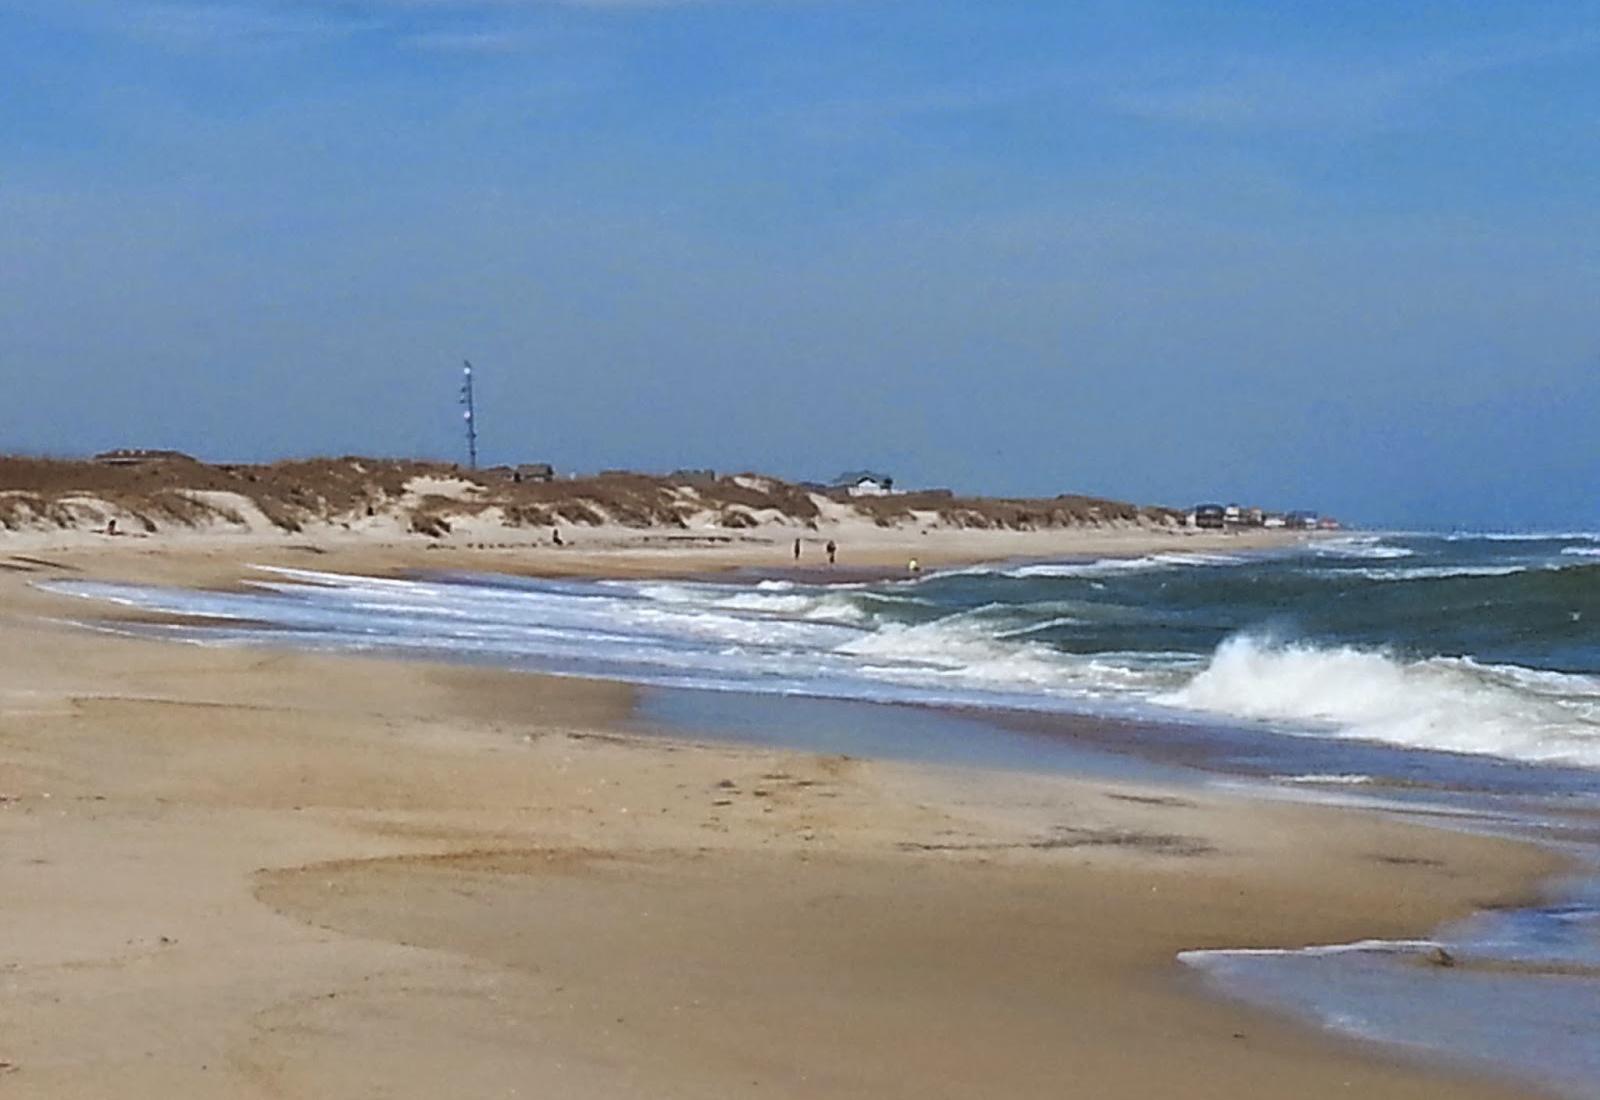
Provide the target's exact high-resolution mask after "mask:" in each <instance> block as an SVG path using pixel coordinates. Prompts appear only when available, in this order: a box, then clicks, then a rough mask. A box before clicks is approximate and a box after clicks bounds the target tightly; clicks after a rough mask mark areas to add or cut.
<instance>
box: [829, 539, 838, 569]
mask: <svg viewBox="0 0 1600 1100" xmlns="http://www.w3.org/2000/svg"><path fill="white" fill-rule="evenodd" d="M838 552H839V547H838V545H837V544H836V543H835V542H834V541H833V540H832V539H829V540H828V564H829V565H832V564H833V558H834V555H835V554H837V553H838Z"/></svg>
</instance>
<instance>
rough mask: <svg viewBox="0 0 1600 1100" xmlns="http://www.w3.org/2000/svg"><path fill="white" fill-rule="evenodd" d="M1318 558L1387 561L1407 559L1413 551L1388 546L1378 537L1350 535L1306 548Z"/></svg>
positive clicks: (1412, 554)
mask: <svg viewBox="0 0 1600 1100" xmlns="http://www.w3.org/2000/svg"><path fill="white" fill-rule="evenodd" d="M1306 549H1307V550H1309V551H1310V552H1311V553H1312V554H1313V555H1315V556H1316V557H1319V558H1356V559H1361V560H1368V561H1389V560H1392V559H1395V558H1409V557H1412V556H1414V555H1415V554H1416V551H1415V550H1412V549H1410V548H1409V547H1405V546H1390V545H1388V544H1387V543H1385V542H1384V541H1383V540H1382V538H1381V537H1380V536H1378V535H1350V536H1347V537H1345V538H1336V539H1328V540H1326V541H1324V542H1313V543H1311V544H1310V545H1309V546H1307V547H1306Z"/></svg>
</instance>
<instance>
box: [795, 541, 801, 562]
mask: <svg viewBox="0 0 1600 1100" xmlns="http://www.w3.org/2000/svg"><path fill="white" fill-rule="evenodd" d="M794 560H795V561H799V560H800V540H799V539H795V540H794Z"/></svg>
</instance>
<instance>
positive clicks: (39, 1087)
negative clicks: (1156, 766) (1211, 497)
mask: <svg viewBox="0 0 1600 1100" xmlns="http://www.w3.org/2000/svg"><path fill="white" fill-rule="evenodd" d="M911 538H915V539H916V541H915V542H913V543H911V544H910V545H913V546H921V547H922V549H921V550H920V554H921V557H922V559H923V560H924V561H926V562H928V563H930V564H931V563H934V562H939V561H960V560H973V559H976V558H982V557H1022V556H1029V555H1033V554H1046V553H1052V554H1062V553H1073V552H1080V553H1086V554H1105V553H1141V552H1148V551H1150V550H1151V549H1158V548H1160V547H1162V546H1165V545H1169V544H1171V542H1172V541H1173V540H1174V539H1177V538H1183V539H1184V543H1183V545H1184V546H1185V547H1186V548H1194V549H1199V548H1201V547H1203V546H1204V545H1205V544H1206V541H1207V539H1208V538H1210V536H1176V535H1170V534H1164V533H1163V534H1155V533H1148V534H1144V535H1142V536H1141V535H1139V534H1137V533H1132V534H1130V533H1121V534H1118V535H1112V534H1104V535H1101V534H1096V533H1087V534H1083V535H1082V538H1083V540H1085V541H1082V542H1081V543H1079V544H1070V545H1069V542H1067V541H1064V540H1069V534H1068V533H1062V532H1053V533H1050V534H1049V536H1048V545H1046V542H1047V539H1046V537H1045V536H1044V535H1043V534H1041V537H1040V538H1039V539H1037V540H1033V539H1031V538H1030V537H1029V536H1026V535H1012V536H1011V538H1010V540H1009V541H1006V540H1005V539H1004V536H1002V535H999V534H992V535H991V534H988V533H982V534H974V533H967V535H966V537H965V538H962V539H958V538H957V537H955V536H953V535H952V536H951V537H950V538H948V539H936V538H934V536H920V535H915V534H914V533H913V534H910V535H905V536H894V537H885V538H884V539H883V540H882V541H880V542H876V543H874V542H870V541H868V540H865V539H863V540H862V541H861V543H860V545H859V547H858V546H856V545H855V544H852V543H844V544H843V545H844V547H845V549H846V550H847V551H848V552H849V553H848V556H844V560H845V561H846V562H848V563H849V564H851V565H852V566H856V565H859V566H861V567H880V568H881V567H895V566H897V565H898V564H900V563H902V562H903V559H904V556H905V555H906V553H907V552H908V549H909V547H908V544H907V541H906V540H907V539H911ZM1215 538H1218V539H1226V540H1227V542H1226V544H1227V545H1229V546H1238V545H1240V544H1241V543H1240V541H1239V539H1238V538H1236V537H1232V536H1215ZM30 539H31V540H32V541H30V542H28V543H26V544H24V543H23V542H21V541H20V540H13V541H10V542H7V543H6V544H4V545H3V546H0V653H3V654H4V661H3V662H0V833H3V836H4V843H3V849H0V851H3V853H4V855H3V858H0V897H3V899H4V901H3V902H0V904H3V905H4V927H5V929H6V932H7V934H6V937H5V943H4V947H3V948H0V983H3V988H4V990H5V997H4V998H3V1001H0V1090H3V1091H4V1092H5V1094H6V1095H8V1096H17V1097H60V1096H113V1095H114V1096H119V1097H145V1096H149V1097H157V1096H160V1097H167V1096H174V1095H206V1096H230V1097H231V1096H238V1097H258V1096H259V1097H283V1096H307V1097H309V1096H393V1097H410V1096H415V1097H433V1096H440V1095H459V1096H519V1095H520V1096H570V1097H596V1098H608V1097H640V1098H643V1097H717V1096H730V1095H750V1094H758V1095H770V1096H782V1097H863V1098H867V1097H873V1098H882V1097H902V1096H903V1097H929V1096H935V1097H976V1096H986V1097H987V1096H996V1097H1035V1096H1037V1097H1044V1096H1051V1097H1058V1096H1063V1095H1066V1096H1085V1097H1129V1098H1133V1097H1148V1096H1158V1095H1181V1096H1189V1097H1219V1098H1220V1097H1278V1096H1300V1097H1308V1098H1313V1100H1314V1098H1319V1097H1333V1096H1340V1097H1348V1096H1366V1097H1419V1098H1420V1097H1437V1096H1441V1095H1448V1096H1452V1097H1463V1098H1476V1097H1483V1098H1488V1097H1513V1096H1526V1095H1529V1093H1527V1092H1526V1091H1523V1090H1520V1089H1518V1088H1516V1087H1514V1086H1511V1085H1508V1084H1502V1083H1497V1082H1492V1081H1486V1080H1482V1079H1477V1078H1469V1077H1466V1076H1463V1075H1459V1074H1455V1073H1452V1072H1450V1071H1447V1070H1440V1069H1438V1068H1436V1067H1428V1066H1423V1065H1421V1064H1414V1063H1410V1062H1406V1061H1402V1060H1400V1059H1398V1058H1396V1057H1394V1056H1391V1055H1388V1054H1386V1053H1383V1052H1382V1051H1380V1050H1378V1049H1376V1048H1374V1047H1372V1046H1369V1045H1365V1044H1359V1043H1356V1042H1353V1041H1344V1040H1340V1039H1336V1038H1334V1037H1332V1036H1329V1035H1327V1034H1323V1033H1320V1032H1316V1031H1314V1030H1312V1029H1309V1028H1305V1027H1301V1026H1299V1025H1296V1024H1293V1023H1290V1022H1287V1021H1285V1020H1281V1019H1279V1018H1277V1017H1274V1016H1269V1015H1266V1014H1263V1013H1260V1012H1256V1011H1253V1010H1247V1009H1244V1008H1240V1007H1237V1006H1235V1005H1232V1004H1230V1003H1227V1002H1225V1001H1222V1000H1220V999H1218V998H1216V997H1215V996H1213V995H1212V994H1210V993H1209V992H1208V991H1207V990H1206V989H1205V988H1204V986H1203V984H1202V982H1201V981H1200V980H1199V979H1197V978H1196V977H1195V976H1194V975H1193V974H1191V973H1189V972H1187V971H1186V970H1185V968H1184V967H1182V966H1181V965H1180V964H1179V963H1178V962H1177V961H1176V958H1175V956H1176V955H1177V953H1178V952H1180V951H1183V950H1186V949H1192V948H1203V947H1228V946H1288V945H1300V944H1308V943H1326V942H1343V941H1348V940H1353V939H1358V938H1363V937H1377V936H1385V937H1387V936H1408V935H1421V934H1426V933H1427V932H1428V931H1429V930H1430V929H1431V928H1432V927H1433V926H1435V925H1436V924H1437V923H1439V922H1440V921H1442V920H1444V919H1447V918H1449V917H1451V916H1454V915H1459V914H1462V913H1465V912H1467V911H1470V910H1471V909H1474V908H1477V907H1483V906H1491V905H1497V904H1509V903H1513V902H1515V901H1518V900H1522V899H1525V898H1527V897H1528V896H1529V895H1530V894H1531V893H1532V892H1534V891H1535V890H1536V889H1537V885H1538V882H1539V880H1540V879H1541V878H1542V877H1543V876H1545V875H1548V874H1549V873H1551V872H1552V871H1553V870H1554V869H1555V861H1554V858H1553V857H1552V856H1550V855H1548V854H1546V853H1544V852H1541V851H1538V850H1535V849H1533V848H1530V847H1527V846H1524V845H1520V844H1514V843H1511V842H1506V841H1498V840H1488V839H1483V838H1475V837H1468V836H1464V835H1457V834H1453V833H1449V832H1443V831H1439V830H1433V829H1426V828H1422V827H1419V826H1417V825H1413V824H1409V823H1402V822H1397V821H1393V820H1388V819H1383V818H1379V817H1376V816H1372V815H1367V814H1362V813H1357V812H1354V811H1350V810H1342V809H1334V808H1326V807H1314V806H1301V805H1287V804H1265V803H1258V802H1251V801H1247V800H1244V799H1235V798H1226V797H1222V796H1219V795H1213V794H1209V793H1207V794H1197V793H1195V792H1193V791H1187V790H1185V791H1173V790H1162V789H1157V788H1150V787H1135V786H1127V785H1120V784H1109V783H1104V782H1098V781H1088V780H1082V779H1072V778H1062V777H1053V776H1032V775H1024V774H1009V773H999V772H976V771H962V770H954V769H941V768H935V767H930V766H913V765H908V764H903V763H889V762H881V761H868V760H861V759H853V758H843V757H819V756H814V755H807V754H803V753H791V752H775V751H768V750H758V749H744V748H738V747H730V746H729V745H727V744H710V743H697V742H696V741H694V740H693V739H692V738H685V737H682V736H678V737H667V736H652V735H649V734H640V733H638V732H637V731H636V730H635V729H634V728H633V727H632V726H631V725H630V726H627V727H626V728H625V727H624V723H625V722H626V720H627V719H628V717H629V715H630V713H631V710H632V702H633V693H632V690H631V689H630V688H628V687H626V686H623V685H616V684H609V683H603V682H593V681H582V680H570V679H567V680H563V679H555V678H550V677H542V676H536V675H529V674H517V673H509V672H498V671H492V670H482V669H470V668H463V667H453V666H444V665H433V664H425V663H404V662H399V661H385V660H376V659H361V658H355V657H331V656H310V655H299V654H292V653H286V652H276V651H273V652H268V651H258V650H245V649H222V648H202V647H196V646H187V645H178V644H170V643H161V642H155V641H149V640H143V639H130V638H127V637H123V636H119V635H115V634H110V633H102V632H95V631H91V630H85V629H83V628H81V627H78V626H74V625H71V624H69V623H65V622H62V621H61V620H63V619H68V618H79V617H83V616H85V615H86V614H87V612H86V605H84V604H82V603H81V602H77V601H72V600H69V599H66V598H64V597H59V596H54V595H51V594H48V593H44V592H41V591H39V590H37V589H35V588H33V587H32V582H34V581H37V580H41V579H45V578H49V577H59V576H76V577H81V576H96V577H105V578H114V579H136V580H150V581H160V582H164V583H182V584H190V585H207V586H217V585H227V584H230V583H233V582H235V581H237V579H238V578H239V577H240V576H241V574H242V573H243V571H244V568H245V566H246V565H247V564H249V563H255V562H279V563H289V564H300V565H312V566H314V567H316V568H319V569H334V570H345V571H351V572H374V573H381V572H386V571H394V570H400V569H407V568H417V567H420V566H434V567H445V566H448V567H450V568H473V569H485V570H507V571H513V570H514V571H526V572H574V573H584V572H589V573H602V574H631V573H635V572H649V571H659V572H665V573H694V572H700V571H705V570H709V569H720V568H728V567H732V566H739V565H750V564H758V565H767V566H770V565H771V564H772V557H773V555H774V554H775V553H777V552H779V551H781V549H782V545H781V544H780V543H776V542H768V543H754V542H751V543H720V544H708V545H706V546H702V547H700V548H690V547H687V546H685V545H677V546H675V547H673V548H671V549H668V550H665V551H663V550H662V549H661V548H659V547H657V546H648V545H638V544H633V545H630V544H627V543H626V542H623V543H619V544H617V545H604V546H591V547H584V546H581V545H580V546H577V547H566V548H562V549H553V548H548V547H541V548H536V549H535V548H529V547H515V548H500V549H496V548H493V547H490V548H477V549H475V548H473V547H471V546H469V545H461V546H456V547H453V548H452V547H449V546H444V547H441V548H434V549H429V548H427V547H425V546H422V545H418V544H417V543H415V542H412V543H397V544H394V545H390V546H372V545H363V544H362V543H361V542H360V541H359V540H355V539H351V540H346V541H343V542H340V541H337V540H333V541H324V542H315V543H313V542H308V541H295V540H288V539H281V540H277V541H274V542H271V543H268V542H251V541H244V540H232V541H229V540H227V539H209V540H208V539H198V538H197V539H193V540H176V539H174V540H159V539H150V540H135V539H127V540H120V541H118V540H109V539H100V540H98V541H96V540H95V539H94V538H93V537H92V536H85V535H83V534H82V533H79V532H73V533H71V534H70V537H63V538H61V539H57V540H56V541H54V542H51V541H49V540H48V539H46V538H45V537H43V536H40V537H38V538H32V537H31V536H30ZM1141 539H1142V541H1141ZM1119 540H1120V541H1119ZM841 541H843V540H841ZM1072 546H1079V547H1080V548H1078V549H1073V548H1071V547H1072ZM857 551H859V552H857ZM775 705H778V704H775Z"/></svg>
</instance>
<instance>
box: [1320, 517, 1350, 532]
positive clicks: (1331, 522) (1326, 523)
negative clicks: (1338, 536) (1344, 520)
mask: <svg viewBox="0 0 1600 1100" xmlns="http://www.w3.org/2000/svg"><path fill="white" fill-rule="evenodd" d="M1343 526H1344V525H1343V524H1341V523H1340V522H1339V521H1338V520H1336V519H1334V518H1333V517H1332V516H1323V517H1322V518H1321V519H1319V520H1317V530H1319V531H1338V530H1340V529H1341V528H1342V527H1343Z"/></svg>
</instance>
